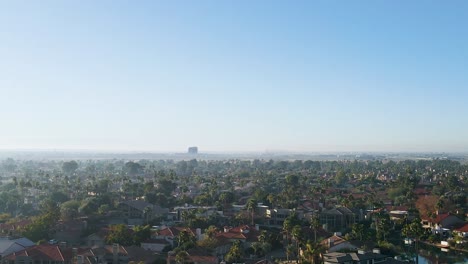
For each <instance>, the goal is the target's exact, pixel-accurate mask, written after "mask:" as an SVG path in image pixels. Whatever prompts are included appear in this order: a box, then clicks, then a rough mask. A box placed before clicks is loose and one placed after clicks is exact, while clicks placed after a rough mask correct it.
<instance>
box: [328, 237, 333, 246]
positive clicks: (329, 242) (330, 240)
mask: <svg viewBox="0 0 468 264" xmlns="http://www.w3.org/2000/svg"><path fill="white" fill-rule="evenodd" d="M331 247H333V240H332V239H331V238H329V239H328V248H331Z"/></svg>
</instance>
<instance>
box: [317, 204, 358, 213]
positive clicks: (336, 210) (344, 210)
mask: <svg viewBox="0 0 468 264" xmlns="http://www.w3.org/2000/svg"><path fill="white" fill-rule="evenodd" d="M321 214H331V215H347V214H353V212H352V211H351V210H349V209H348V208H347V207H344V206H342V207H337V208H333V209H330V210H324V211H323V212H322V213H321Z"/></svg>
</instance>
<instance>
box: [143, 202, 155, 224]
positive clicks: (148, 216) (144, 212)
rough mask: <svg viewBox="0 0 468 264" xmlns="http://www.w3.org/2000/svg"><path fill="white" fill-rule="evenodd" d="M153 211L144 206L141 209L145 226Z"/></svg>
mask: <svg viewBox="0 0 468 264" xmlns="http://www.w3.org/2000/svg"><path fill="white" fill-rule="evenodd" d="M152 213H153V209H152V208H151V207H150V206H146V207H145V208H144V209H143V215H144V216H145V220H146V224H148V222H149V218H150V217H151V216H152Z"/></svg>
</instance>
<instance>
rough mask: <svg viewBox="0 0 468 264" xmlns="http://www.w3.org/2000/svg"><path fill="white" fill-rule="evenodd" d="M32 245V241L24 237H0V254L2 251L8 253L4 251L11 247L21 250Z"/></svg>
mask: <svg viewBox="0 0 468 264" xmlns="http://www.w3.org/2000/svg"><path fill="white" fill-rule="evenodd" d="M34 245H35V244H34V242H32V241H31V240H29V239H27V238H24V237H22V238H17V239H9V238H0V255H1V254H3V253H8V252H6V251H8V249H12V247H16V248H17V249H20V250H21V249H24V248H26V247H31V246H34ZM10 252H11V251H10Z"/></svg>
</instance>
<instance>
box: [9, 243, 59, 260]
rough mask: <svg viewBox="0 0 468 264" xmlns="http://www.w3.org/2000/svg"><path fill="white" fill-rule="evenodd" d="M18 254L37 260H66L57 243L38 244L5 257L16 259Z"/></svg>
mask: <svg viewBox="0 0 468 264" xmlns="http://www.w3.org/2000/svg"><path fill="white" fill-rule="evenodd" d="M18 256H30V257H31V258H33V259H35V260H45V261H65V259H64V257H63V255H62V252H61V250H60V248H59V246H57V245H37V246H33V247H30V248H26V249H23V250H21V251H19V252H16V253H12V254H10V255H8V256H5V259H8V260H15V259H16V257H18Z"/></svg>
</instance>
